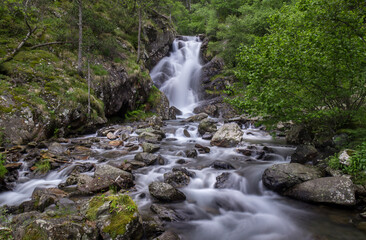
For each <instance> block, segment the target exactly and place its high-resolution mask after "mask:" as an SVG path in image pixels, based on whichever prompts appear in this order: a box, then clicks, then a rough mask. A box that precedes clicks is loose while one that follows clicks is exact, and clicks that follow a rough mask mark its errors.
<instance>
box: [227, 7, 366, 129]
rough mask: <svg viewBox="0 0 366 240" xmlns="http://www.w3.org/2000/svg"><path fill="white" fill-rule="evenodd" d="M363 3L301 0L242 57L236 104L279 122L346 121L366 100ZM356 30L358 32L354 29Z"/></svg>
mask: <svg viewBox="0 0 366 240" xmlns="http://www.w3.org/2000/svg"><path fill="white" fill-rule="evenodd" d="M359 4H361V3H360V2H359V1H352V3H350V2H349V1H346V0H332V1H328V0H301V1H298V2H297V3H296V4H295V5H289V6H285V7H283V8H282V10H281V11H280V12H279V13H278V14H274V15H273V16H272V17H271V19H270V29H271V30H270V34H268V35H266V36H264V37H257V38H256V41H255V44H254V45H253V46H252V47H248V46H242V47H241V49H240V53H239V54H238V62H239V67H238V71H237V74H236V75H237V77H238V78H239V79H240V80H241V83H240V84H238V85H237V86H236V87H235V88H234V90H235V93H236V98H234V99H233V100H232V103H233V104H234V105H236V106H237V107H239V108H241V109H243V110H244V109H245V110H246V111H248V112H250V113H252V114H255V115H261V116H263V117H265V118H266V117H268V118H272V119H274V120H277V121H289V120H292V121H295V122H308V123H312V124H314V125H316V124H319V123H322V124H325V125H328V126H330V127H331V128H333V129H336V128H339V127H341V126H342V125H344V124H345V123H347V122H348V121H349V120H350V119H351V118H352V116H354V114H355V112H357V111H358V110H359V108H360V107H361V106H362V103H363V102H364V100H365V88H364V86H365V83H366V78H365V73H366V72H365V69H366V68H365V67H366V60H365V55H364V53H365V50H366V44H365V42H364V40H363V38H364V37H365V35H366V33H365V31H363V32H361V31H359V29H364V28H365V26H364V25H362V24H361V23H360V22H359V19H361V18H362V16H363V15H362V14H363V13H362V7H361V8H357V7H356V6H357V5H359ZM356 29H357V30H356Z"/></svg>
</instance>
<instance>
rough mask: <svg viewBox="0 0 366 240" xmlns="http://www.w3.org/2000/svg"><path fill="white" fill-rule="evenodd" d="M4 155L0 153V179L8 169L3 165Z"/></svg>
mask: <svg viewBox="0 0 366 240" xmlns="http://www.w3.org/2000/svg"><path fill="white" fill-rule="evenodd" d="M4 163H5V157H4V156H3V155H2V154H1V153H0V179H1V178H4V176H5V174H6V173H7V172H8V170H7V169H6V168H5V167H4Z"/></svg>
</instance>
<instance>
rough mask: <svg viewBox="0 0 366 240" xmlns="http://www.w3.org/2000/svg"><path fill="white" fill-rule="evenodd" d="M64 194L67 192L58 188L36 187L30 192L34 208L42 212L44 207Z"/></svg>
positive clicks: (64, 195)
mask: <svg viewBox="0 0 366 240" xmlns="http://www.w3.org/2000/svg"><path fill="white" fill-rule="evenodd" d="M66 196H67V193H66V192H64V191H62V190H60V189H58V188H36V189H34V191H33V193H32V201H33V202H34V208H35V209H37V210H39V211H41V212H42V211H44V209H45V208H46V207H48V206H50V205H51V204H54V203H56V202H57V201H58V199H60V198H63V197H66Z"/></svg>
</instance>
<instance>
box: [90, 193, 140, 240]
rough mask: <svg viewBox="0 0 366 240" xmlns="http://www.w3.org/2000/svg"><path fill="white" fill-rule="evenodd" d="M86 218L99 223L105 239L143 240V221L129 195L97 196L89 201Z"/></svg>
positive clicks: (98, 225)
mask: <svg viewBox="0 0 366 240" xmlns="http://www.w3.org/2000/svg"><path fill="white" fill-rule="evenodd" d="M86 217H87V219H88V220H90V221H97V227H98V229H99V230H100V233H101V235H102V237H103V239H108V238H112V239H141V238H142V220H141V218H140V215H139V213H138V210H137V206H136V204H135V203H134V202H133V200H132V199H131V197H129V196H128V195H110V196H104V195H102V196H97V197H93V198H92V199H91V200H90V201H89V205H88V208H87V211H86Z"/></svg>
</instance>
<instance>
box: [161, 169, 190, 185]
mask: <svg viewBox="0 0 366 240" xmlns="http://www.w3.org/2000/svg"><path fill="white" fill-rule="evenodd" d="M164 182H165V183H169V184H170V185H172V186H173V187H176V188H181V187H185V186H187V185H188V184H189V182H190V178H189V176H187V175H186V174H185V173H184V172H183V171H176V172H169V173H164Z"/></svg>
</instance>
